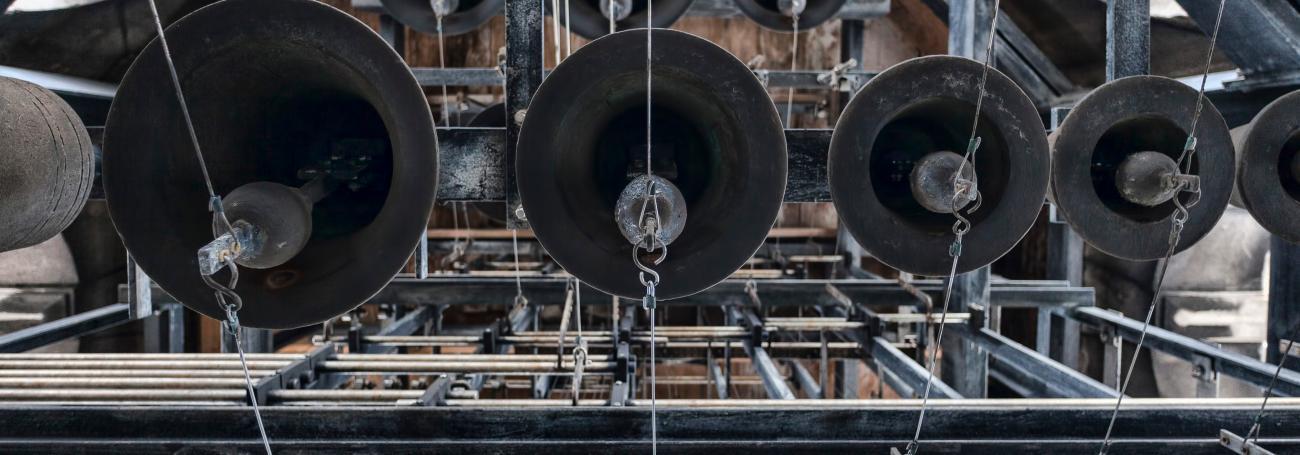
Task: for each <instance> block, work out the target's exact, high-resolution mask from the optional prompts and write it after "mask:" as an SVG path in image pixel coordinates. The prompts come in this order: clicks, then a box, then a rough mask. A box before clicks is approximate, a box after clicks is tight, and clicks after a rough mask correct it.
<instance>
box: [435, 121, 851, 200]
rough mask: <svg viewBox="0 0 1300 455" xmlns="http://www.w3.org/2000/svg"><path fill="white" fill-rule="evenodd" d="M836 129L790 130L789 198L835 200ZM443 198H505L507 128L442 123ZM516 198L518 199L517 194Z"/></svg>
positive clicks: (509, 164)
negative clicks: (830, 161)
mask: <svg viewBox="0 0 1300 455" xmlns="http://www.w3.org/2000/svg"><path fill="white" fill-rule="evenodd" d="M831 133H832V130H829V129H796V130H787V131H786V144H787V148H788V155H789V158H788V159H789V176H788V177H787V179H786V193H785V201H786V202H825V201H829V200H830V187H829V186H828V184H827V183H826V182H827V180H826V151H827V150H829V149H830V140H831ZM438 139H439V147H440V149H439V151H438V156H439V160H440V161H441V165H440V166H439V169H438V175H439V185H438V199H439V200H442V201H501V200H505V199H506V198H507V194H506V189H507V188H508V187H509V186H508V184H507V182H508V181H510V179H511V178H512V175H513V174H512V172H513V169H514V167H513V166H514V165H513V162H510V161H509V160H508V153H509V147H508V144H510V143H511V142H510V140H509V137H508V132H507V130H506V129H503V128H439V129H438ZM512 200H513V199H512Z"/></svg>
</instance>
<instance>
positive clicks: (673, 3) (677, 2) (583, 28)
mask: <svg viewBox="0 0 1300 455" xmlns="http://www.w3.org/2000/svg"><path fill="white" fill-rule="evenodd" d="M607 1H609V0H569V14H570V15H572V16H573V17H572V18H567V17H565V16H564V12H563V11H561V12H560V14H559V16H558V17H559V18H560V23H561V24H564V25H568V27H569V29H570V30H572V31H573V33H577V34H578V35H581V36H582V37H584V38H587V39H596V38H600V37H602V36H605V35H607V34H609V17H608V16H606V15H605V13H603V12H602V11H601V8H602V3H603V2H607ZM693 1H694V0H657V1H655V2H654V11H652V12H653V13H654V16H653V17H651V18H650V23H651V25H653V26H654V28H668V27H671V26H672V25H673V23H675V22H677V19H681V17H682V16H684V15H686V10H687V9H688V8H690V7H691V3H692V2H693ZM630 3H632V12H631V14H628V15H627V17H625V18H623V19H618V18H617V17H615V22H614V27H615V30H628V29H635V28H640V29H644V28H645V25H646V2H644V1H641V0H637V1H632V2H630ZM542 7H543V8H546V10H547V11H548V12H550V13H551V14H553V15H554V14H555V12H554V11H551V10H550V9H551V2H550V1H543V2H542ZM560 8H561V9H563V8H564V6H563V4H561V6H560ZM642 31H644V30H642ZM642 38H644V36H642ZM642 56H645V54H642Z"/></svg>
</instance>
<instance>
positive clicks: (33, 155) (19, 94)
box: [0, 77, 95, 252]
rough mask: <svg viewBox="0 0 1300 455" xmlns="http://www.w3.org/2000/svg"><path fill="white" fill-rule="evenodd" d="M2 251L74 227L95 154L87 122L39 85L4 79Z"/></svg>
mask: <svg viewBox="0 0 1300 455" xmlns="http://www.w3.org/2000/svg"><path fill="white" fill-rule="evenodd" d="M0 162H2V163H4V164H3V165H0V252H5V251H10V250H16V249H19V248H26V247H29V246H33V245H36V244H38V243H41V242H44V241H46V240H49V239H50V238H51V237H54V236H55V235H58V234H59V233H60V232H62V231H63V229H65V228H67V227H68V225H69V224H72V220H73V219H75V218H76V217H77V215H78V214H80V213H81V208H82V206H84V205H86V199H87V198H88V197H89V196H90V187H91V183H92V180H93V179H94V177H95V157H94V150H93V148H92V146H91V143H90V135H89V134H87V133H86V126H85V125H82V123H81V118H80V117H77V113H76V112H73V110H72V107H71V106H69V105H68V103H67V102H65V101H63V99H62V98H59V96H58V95H55V94H54V93H53V92H50V91H49V90H46V89H44V88H42V87H40V86H38V85H35V84H32V83H29V82H26V81H20V80H17V79H10V78H6V77H0Z"/></svg>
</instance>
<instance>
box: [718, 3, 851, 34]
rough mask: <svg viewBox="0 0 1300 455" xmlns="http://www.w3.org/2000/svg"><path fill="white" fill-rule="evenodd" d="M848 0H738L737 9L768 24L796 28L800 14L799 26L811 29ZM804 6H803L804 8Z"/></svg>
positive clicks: (769, 27)
mask: <svg viewBox="0 0 1300 455" xmlns="http://www.w3.org/2000/svg"><path fill="white" fill-rule="evenodd" d="M845 2H847V0H736V9H739V10H740V12H741V13H743V14H744V15H745V16H746V17H748V18H749V19H750V20H752V21H754V22H755V23H757V24H758V25H761V26H763V27H764V28H768V29H772V30H777V31H782V32H792V31H794V30H795V28H796V27H795V25H796V23H795V20H794V18H795V17H796V16H797V17H798V18H799V22H798V24H797V25H798V29H799V30H801V31H802V30H811V29H813V28H815V27H817V26H818V25H821V24H823V23H825V22H826V21H828V20H831V19H832V18H834V17H835V14H836V13H838V12H839V11H840V8H843V7H844V3H845ZM800 3H803V5H800ZM800 6H803V8H802V9H801V10H800V9H799V7H800Z"/></svg>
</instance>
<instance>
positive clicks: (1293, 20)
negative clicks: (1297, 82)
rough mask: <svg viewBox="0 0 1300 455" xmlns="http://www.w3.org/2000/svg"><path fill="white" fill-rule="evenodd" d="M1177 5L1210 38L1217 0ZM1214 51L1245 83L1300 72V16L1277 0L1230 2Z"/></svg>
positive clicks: (1194, 0) (1192, 0) (1187, 0)
mask: <svg viewBox="0 0 1300 455" xmlns="http://www.w3.org/2000/svg"><path fill="white" fill-rule="evenodd" d="M1178 4H1179V5H1182V7H1183V9H1184V10H1187V15H1188V16H1190V17H1191V18H1192V20H1193V21H1196V24H1197V25H1199V26H1201V30H1204V31H1205V34H1206V36H1209V35H1210V32H1211V31H1212V30H1214V21H1215V18H1216V16H1217V15H1218V12H1219V0H1178ZM1216 47H1217V48H1218V49H1221V50H1223V53H1224V54H1227V56H1228V58H1229V59H1231V60H1232V62H1233V63H1236V64H1237V66H1238V67H1239V68H1240V69H1241V71H1242V73H1243V74H1244V75H1245V76H1247V79H1248V80H1249V78H1251V77H1268V76H1270V75H1281V74H1287V73H1295V72H1296V71H1300V13H1297V12H1296V9H1295V7H1294V6H1292V5H1291V4H1289V3H1287V2H1284V1H1280V0H1230V1H1228V2H1227V10H1225V11H1224V13H1223V24H1222V25H1221V27H1220V29H1219V42H1218V44H1217V45H1216ZM1198 64H1200V62H1198Z"/></svg>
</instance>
